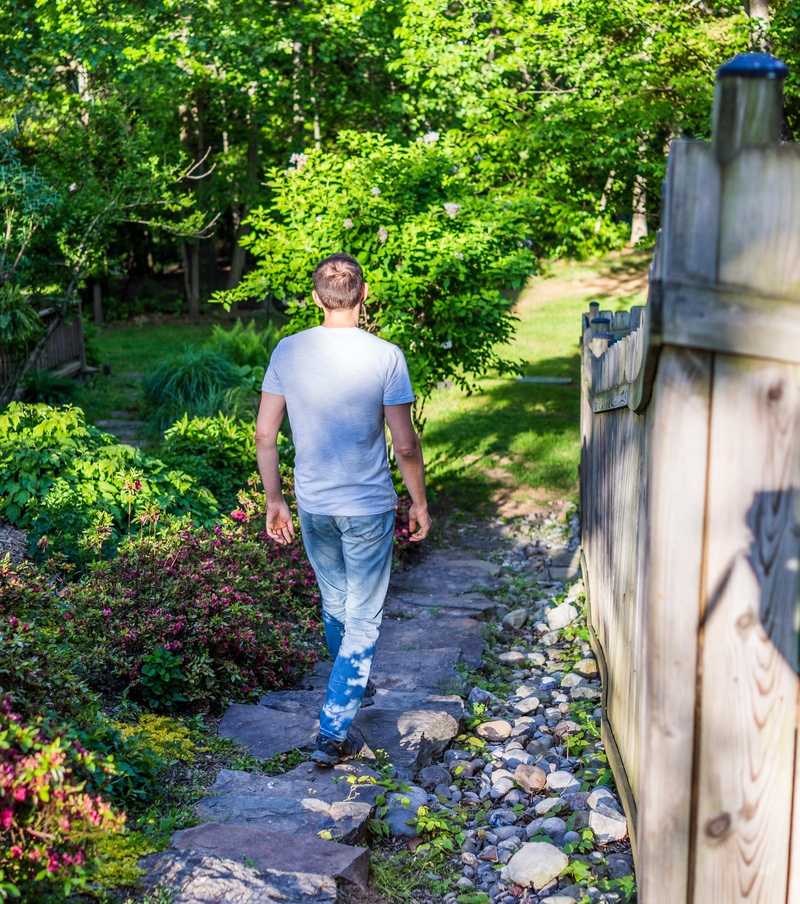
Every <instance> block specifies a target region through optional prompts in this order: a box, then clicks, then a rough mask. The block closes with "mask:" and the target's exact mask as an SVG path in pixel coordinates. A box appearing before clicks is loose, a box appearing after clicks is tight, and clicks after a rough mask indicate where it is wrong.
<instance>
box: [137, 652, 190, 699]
mask: <svg viewBox="0 0 800 904" xmlns="http://www.w3.org/2000/svg"><path fill="white" fill-rule="evenodd" d="M185 683H186V675H184V674H183V672H182V671H181V658H180V656H178V655H177V654H176V653H170V651H169V650H166V649H164V647H159V648H158V649H157V650H153V652H152V653H148V654H147V655H146V656H145V657H144V658H143V659H142V677H141V678H140V679H139V684H140V686H141V687H142V688H143V690H142V694H143V695H144V698H145V702H146V703H147V705H148V706H149V707H150V708H151V709H172V708H173V706H175V704H176V703H185V702H186V697H184V696H183V694H182V693H181V689H182V688H183V686H184V685H185Z"/></svg>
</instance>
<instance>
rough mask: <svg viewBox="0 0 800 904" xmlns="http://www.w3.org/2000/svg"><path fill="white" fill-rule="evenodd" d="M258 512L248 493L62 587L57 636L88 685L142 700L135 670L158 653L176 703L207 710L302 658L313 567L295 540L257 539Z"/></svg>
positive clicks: (308, 658) (312, 643)
mask: <svg viewBox="0 0 800 904" xmlns="http://www.w3.org/2000/svg"><path fill="white" fill-rule="evenodd" d="M258 508H259V507H258V506H257V504H256V502H255V501H254V500H253V499H252V497H250V498H247V499H245V501H244V503H243V505H242V507H240V508H239V509H237V510H236V514H237V518H236V519H234V520H233V521H232V522H229V523H228V524H227V525H226V526H224V527H223V526H216V527H214V528H213V530H205V529H195V530H184V531H181V532H179V533H176V534H172V535H156V536H153V537H144V536H140V537H139V538H138V539H137V540H135V541H128V542H125V543H123V544H122V545H121V546H120V547H119V552H118V555H117V557H116V558H115V559H114V560H113V561H111V562H101V563H97V564H95V565H93V566H92V567H91V569H90V572H89V573H88V574H87V576H86V578H85V579H84V580H83V581H81V582H80V583H76V584H71V585H69V586H67V587H65V588H64V590H63V591H62V593H61V599H60V602H61V606H62V617H61V620H60V621H61V624H60V631H61V634H62V636H63V637H64V639H65V640H68V641H69V642H70V644H71V645H72V647H73V648H74V649H75V650H77V651H79V652H82V653H83V656H82V662H83V669H84V670H85V675H86V677H87V680H88V682H89V684H90V685H91V686H92V687H94V688H96V689H98V690H100V691H103V692H105V693H120V692H122V691H125V690H128V689H129V690H130V691H131V692H132V693H133V694H134V695H135V696H137V697H138V698H139V699H143V700H145V701H149V700H150V699H151V690H152V682H147V686H145V682H144V681H143V678H146V677H150V676H148V675H147V674H146V673H145V672H144V669H143V667H144V666H146V665H147V664H148V663H152V662H153V661H154V654H155V653H156V651H158V650H161V651H166V652H167V653H171V654H172V655H173V657H174V662H173V665H174V666H177V665H178V662H179V667H180V674H181V680H180V692H181V694H182V695H183V696H185V697H186V700H187V705H189V706H192V707H194V708H205V707H207V706H211V707H216V708H219V707H221V706H223V705H224V704H225V703H227V702H228V701H230V700H231V698H233V697H237V698H239V699H242V698H248V697H252V696H253V695H255V694H257V693H259V692H260V691H264V690H269V689H274V688H277V687H281V686H284V685H286V684H287V683H291V682H292V681H293V680H295V679H296V678H298V677H299V676H300V675H301V674H302V673H303V672H305V671H307V670H308V669H310V668H311V667H312V666H313V665H314V663H315V662H316V652H315V648H316V646H317V644H318V642H319V638H320V636H321V635H320V624H319V620H318V618H319V614H318V612H317V608H318V603H319V597H318V595H317V587H316V582H315V580H314V573H313V571H312V569H311V566H310V565H309V564H308V561H307V559H306V558H305V555H304V554H303V553H302V551H301V548H300V546H299V545H294V546H291V547H279V546H276V545H275V544H274V543H273V542H272V541H271V540H270V539H269V538H268V537H267V534H266V531H265V530H264V525H263V523H262V522H261V515H260V513H259V515H258V517H256V514H255V513H256V510H257V509H258ZM261 511H263V508H261ZM160 655H161V658H162V659H163V654H160ZM155 658H156V659H158V656H156V657H155ZM171 667H172V666H171ZM173 702H174V698H173Z"/></svg>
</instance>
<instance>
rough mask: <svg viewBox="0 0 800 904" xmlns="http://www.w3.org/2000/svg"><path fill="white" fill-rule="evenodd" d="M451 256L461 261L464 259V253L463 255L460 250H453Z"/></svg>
mask: <svg viewBox="0 0 800 904" xmlns="http://www.w3.org/2000/svg"><path fill="white" fill-rule="evenodd" d="M453 257H454V258H455V259H456V260H457V261H463V260H464V255H463V254H462V253H461V252H460V251H454V252H453Z"/></svg>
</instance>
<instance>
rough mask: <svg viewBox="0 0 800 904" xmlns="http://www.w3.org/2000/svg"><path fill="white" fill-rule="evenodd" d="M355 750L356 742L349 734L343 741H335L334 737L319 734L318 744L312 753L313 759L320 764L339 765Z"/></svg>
mask: <svg viewBox="0 0 800 904" xmlns="http://www.w3.org/2000/svg"><path fill="white" fill-rule="evenodd" d="M355 752H356V745H355V742H354V741H353V739H352V738H351V737H350V736H349V735H348V736H347V737H346V738H345V739H344V740H343V741H334V740H333V738H326V737H325V736H324V735H317V746H316V748H315V750H314V752H313V753H312V754H311V759H312V760H313V761H314V762H315V763H316V764H317V765H318V766H337V765H338V764H339V763H341V762H342V761H343V760H346V759H349V758H350V757H351V756H352V755H353V754H354V753H355Z"/></svg>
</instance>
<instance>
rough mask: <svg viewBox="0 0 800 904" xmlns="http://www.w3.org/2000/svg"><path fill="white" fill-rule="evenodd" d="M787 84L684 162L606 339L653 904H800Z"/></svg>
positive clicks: (794, 163) (794, 303)
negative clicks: (646, 258) (642, 300)
mask: <svg viewBox="0 0 800 904" xmlns="http://www.w3.org/2000/svg"><path fill="white" fill-rule="evenodd" d="M784 76H785V67H784V66H783V64H781V63H779V62H778V61H776V60H773V59H772V58H770V57H765V56H763V55H743V56H741V57H737V58H736V59H735V60H733V61H732V62H731V63H729V64H726V66H724V67H722V68H721V69H720V71H719V73H718V80H717V89H716V97H715V104H714V130H713V139H712V143H711V144H707V143H705V142H701V141H675V142H673V144H672V146H671V149H670V156H669V164H668V175H667V180H666V183H665V191H664V197H663V208H662V209H663V219H662V230H661V234H660V236H659V240H658V244H657V247H656V252H655V256H654V259H653V264H652V267H651V273H650V290H649V297H648V302H647V306H646V307H644V308H634V309H633V310H631V311H630V312H622V313H617V314H611V312H599V311H597V309H596V308H595V309H594V310H593V311H591V312H590V314H589V315H584V322H583V325H584V333H583V352H582V354H583V391H582V411H581V432H582V459H581V493H582V505H581V510H582V519H583V525H582V527H583V550H584V562H583V573H584V576H585V579H586V583H587V593H588V611H589V620H590V626H591V629H592V631H591V633H592V636H593V643H594V646H595V650H596V652H597V655H598V660H599V662H600V667H601V672H602V675H603V680H604V695H605V696H604V707H603V712H604V716H603V724H602V731H603V738H604V741H605V744H606V747H607V750H608V752H609V755H610V757H611V760H612V764H613V766H614V770H615V773H616V776H617V781H618V784H619V786H620V788H621V791H622V796H623V799H624V804H625V808H626V811H627V814H628V818H629V826H630V829H631V838H632V841H633V843H634V854H635V858H636V869H637V879H638V885H639V901H640V904H739V902H748V904H752V902H759V904H798V902H800V781H798V780H797V779H798V773H800V755H799V754H798V741H797V736H798V707H799V706H800V695H799V694H798V623H799V622H800V605H798V576H799V574H800V571H799V569H800V566H799V562H800V149H798V147H797V146H796V145H780V144H778V135H779V127H780V118H781V110H782V85H783V78H784Z"/></svg>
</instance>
